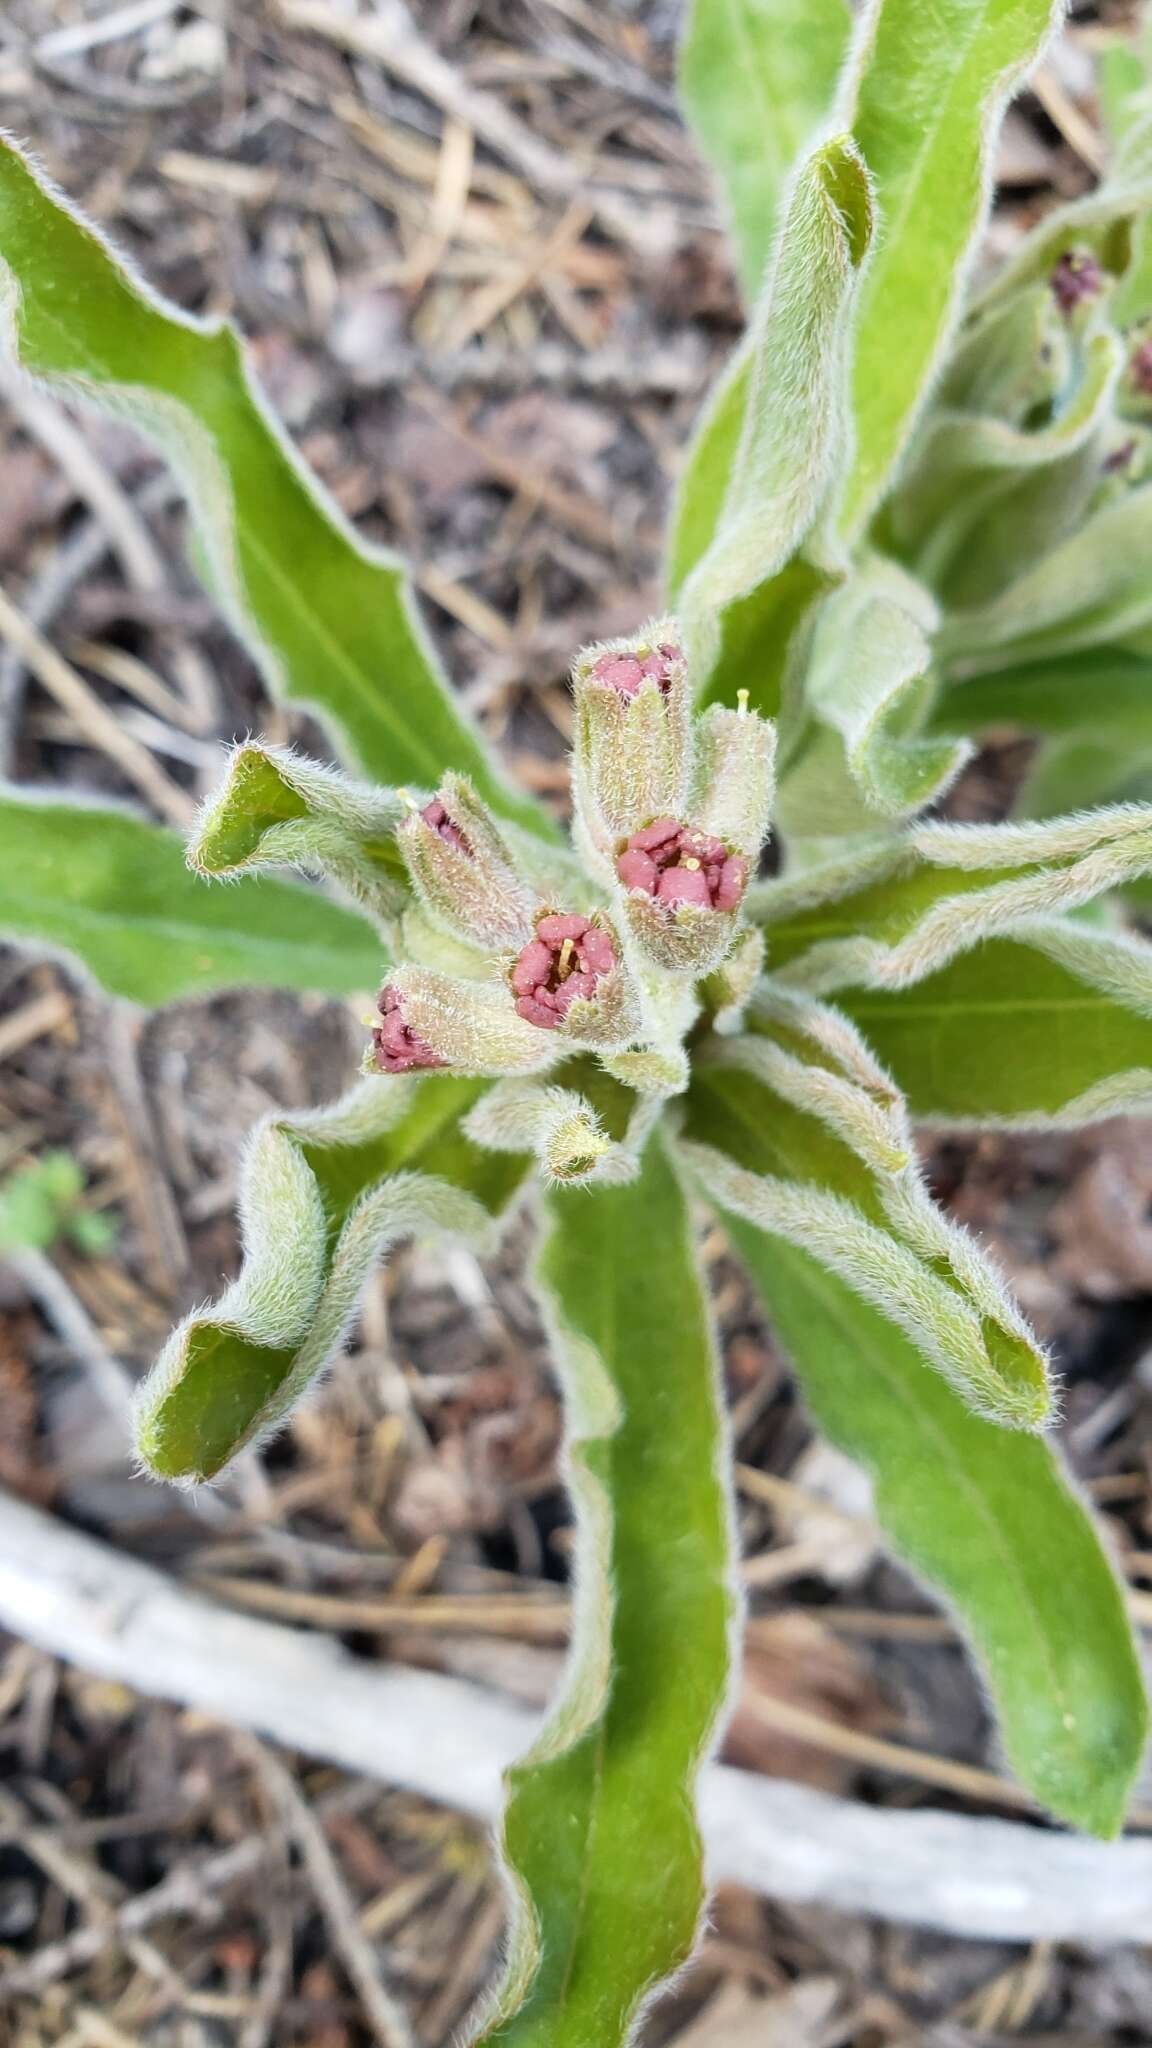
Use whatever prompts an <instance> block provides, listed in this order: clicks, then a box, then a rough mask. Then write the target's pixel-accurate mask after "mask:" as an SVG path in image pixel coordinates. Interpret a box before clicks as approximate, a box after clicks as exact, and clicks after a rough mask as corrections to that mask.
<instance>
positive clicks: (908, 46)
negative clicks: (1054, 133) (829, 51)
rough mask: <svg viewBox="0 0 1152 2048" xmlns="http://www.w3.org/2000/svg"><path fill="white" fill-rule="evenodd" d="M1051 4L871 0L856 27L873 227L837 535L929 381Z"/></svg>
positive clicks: (856, 125)
mask: <svg viewBox="0 0 1152 2048" xmlns="http://www.w3.org/2000/svg"><path fill="white" fill-rule="evenodd" d="M1062 13H1063V8H1062V6H1060V5H1058V4H1057V5H1054V4H1053V0H935V4H934V5H933V6H932V7H931V8H927V9H926V8H925V6H924V4H923V0H881V4H880V5H879V7H878V8H876V9H874V10H873V12H872V15H871V17H870V19H869V22H868V27H867V29H866V32H865V33H864V34H863V35H862V37H861V38H860V40H859V43H858V47H857V52H856V59H855V64H856V72H857V84H856V110H855V117H854V119H853V122H852V132H853V134H854V136H855V138H856V142H857V144H858V146H859V148H860V151H861V154H862V155H863V158H864V161H865V163H866V164H867V166H868V169H869V171H870V172H871V174H872V177H873V178H874V180H875V185H876V203H877V215H878V220H879V223H880V226H879V230H878V234H877V247H876V253H875V255H874V257H873V260H872V263H871V264H870V266H869V269H868V273H867V275H866V277H865V279H864V283H863V287H862V289H861V294H860V313H859V323H858V327H857V334H856V349H855V367H854V376H853V392H854V396H853V409H854V413H855V420H856V436H857V446H856V457H855V463H854V467H853V470H852V473H851V475H850V477H849V480H848V483H847V487H846V491H845V497H844V505H843V514H842V518H843V526H844V530H845V531H846V532H847V533H848V534H849V535H856V534H858V533H859V532H860V530H861V529H862V527H863V526H864V525H865V524H866V522H867V521H868V519H869V518H870V516H871V514H872V512H873V511H874V509H875V507H876V505H877V503H878V501H879V499H880V498H881V496H882V495H883V493H884V491H885V489H886V488H887V485H888V482H889V479H890V478H891V476H892V473H893V470H894V469H895V467H896V464H897V462H898V461H899V458H900V456H901V455H902V453H903V451H904V447H905V445H906V443H907V440H908V437H909V434H910V433H911V431H912V427H913V425H914V423H915V420H916V417H917V415H918V413H919V410H920V408H921V406H922V404H923V402H924V400H925V398H926V396H927V394H928V391H929V389H930V387H931V384H932V380H933V378H934V376H935V374H936V371H937V369H938V367H939V364H940V360H941V357H942V355H943V353H944V350H945V348H946V346H947V343H948V339H949V336H950V334H951V332H952V329H953V327H954V325H955V323H956V320H957V317H958V314H959V310H960V303H961V298H962V294H963V289H964V284H965V281H966V276H967V271H968V266H969V264H970V261H971V256H972V251H973V249H974V247H975V243H976V240H977V237H978V236H979V234H980V232H981V230H982V228H983V224H984V221H985V218H986V216H987V212H988V205H989V199H990V181H991V172H992V156H993V151H994V148H995V141H996V134H997V129H998V127H999V123H1000V119H1001V116H1002V114H1003V111H1004V108H1005V107H1006V106H1007V104H1008V101H1009V99H1010V98H1011V96H1012V94H1013V92H1014V91H1015V90H1016V88H1017V86H1018V85H1019V83H1020V81H1021V79H1022V78H1023V77H1024V75H1025V73H1026V71H1027V69H1028V67H1029V65H1030V64H1031V63H1032V62H1033V61H1034V59H1035V57H1036V55H1037V52H1038V51H1039V49H1040V48H1041V46H1042V44H1043V42H1044V39H1045V37H1046V35H1047V34H1048V33H1049V31H1050V29H1051V28H1052V27H1053V26H1054V25H1055V23H1056V22H1057V21H1058V19H1059V18H1060V16H1061V15H1062Z"/></svg>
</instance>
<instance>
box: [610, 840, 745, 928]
mask: <svg viewBox="0 0 1152 2048" xmlns="http://www.w3.org/2000/svg"><path fill="white" fill-rule="evenodd" d="M616 873H617V874H618V875H619V877H620V880H621V881H622V882H623V884H624V887H625V888H626V889H629V890H642V891H643V892H644V894H645V895H648V896H654V897H655V898H656V900H657V902H658V903H667V904H668V905H670V906H671V907H673V908H675V907H678V906H679V905H681V904H693V905H695V906H696V907H697V908H698V909H700V910H723V911H729V912H731V911H734V910H738V909H739V907H740V901H741V898H742V897H743V894H744V890H745V888H746V886H747V882H748V862H747V860H746V859H745V858H744V856H743V855H742V854H739V853H733V852H731V851H730V849H729V848H728V847H727V846H725V844H724V841H723V840H722V839H718V838H716V837H715V836H714V834H712V833H710V832H694V831H693V830H692V829H691V828H690V827H689V826H686V825H681V824H679V823H678V822H677V820H676V819H675V818H657V819H656V821H655V823H654V824H652V825H646V826H645V827H644V828H643V830H642V831H639V832H633V834H632V836H631V838H630V839H629V840H628V842H627V845H626V846H625V847H624V849H623V851H622V852H621V854H620V856H619V858H618V860H617V862H616Z"/></svg>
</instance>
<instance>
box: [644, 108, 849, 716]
mask: <svg viewBox="0 0 1152 2048" xmlns="http://www.w3.org/2000/svg"><path fill="white" fill-rule="evenodd" d="M871 234H872V202H871V193H870V189H869V184H868V178H867V174H866V172H865V170H864V167H863V165H862V163H861V161H860V158H859V156H858V154H857V153H856V151H855V149H854V147H853V145H852V143H851V141H849V140H846V139H845V138H844V137H840V138H838V139H836V140H833V141H831V142H828V143H825V144H824V145H823V147H822V148H820V149H818V150H817V151H816V152H815V153H814V155H813V156H811V157H810V158H809V159H808V161H807V162H806V163H805V164H803V165H801V167H800V170H799V172H798V173H797V176H796V179H795V182H794V184H793V186H792V189H791V192H790V195H789V199H788V204H787V212H786V216H785V221H784V226H783V229H782V231H781V235H780V239H779V242H778V244H777V247H776V255H775V258H774V261H773V264H772V266H771V269H770V271H769V275H768V278H767V280H766V282H765V287H764V293H763V296H762V299H761V302H760V304H759V306H758V308H757V311H756V314H755V316H754V319H753V323H752V332H751V336H750V343H749V348H750V354H749V363H748V373H747V375H748V385H747V402H746V404H745V407H744V414H743V419H742V422H741V427H740V435H739V440H738V441H737V442H736V446H735V455H734V458H733V461H732V466H731V471H730V474H729V475H728V477H727V481H726V488H725V492H724V497H723V501H722V504H721V507H720V512H719V516H718V519H717V523H716V526H715V531H714V533H713V537H712V540H711V542H710V544H709V545H708V547H707V550H706V551H705V553H704V554H703V555H702V557H701V558H700V559H699V560H698V561H697V562H696V564H695V567H694V568H693V569H692V572H691V574H690V575H689V576H688V578H687V581H686V582H685V584H684V586H683V589H682V591H681V594H680V607H679V608H680V613H681V619H682V623H683V627H684V634H685V646H686V649H687V652H688V656H689V662H690V666H691V668H692V670H693V673H694V675H696V676H697V677H698V678H699V682H700V685H701V687H702V688H703V689H704V693H705V695H706V696H707V697H708V698H709V699H710V700H712V701H716V700H722V699H724V698H725V697H734V696H735V691H736V689H737V688H748V689H749V690H750V691H751V693H752V702H753V705H754V707H755V709H757V710H759V711H763V712H764V713H765V714H766V715H771V714H772V712H773V711H774V710H775V709H776V708H777V704H776V702H775V698H774V693H773V691H772V689H771V687H770V685H769V684H766V682H765V679H764V675H763V673H762V665H761V663H760V662H759V660H757V659H755V658H754V657H755V654H756V652H757V650H758V648H759V647H760V646H761V645H762V644H767V645H771V642H772V640H774V639H775V640H777V641H778V640H779V609H780V607H779V601H778V599H777V596H776V592H775V589H774V579H776V578H777V577H778V576H779V575H780V572H781V571H786V570H787V569H788V567H789V564H790V558H791V557H792V556H793V555H794V554H795V552H796V550H797V548H798V547H799V546H800V544H801V542H802V541H803V540H804V539H805V538H806V536H807V535H808V534H809V532H810V531H811V529H812V527H813V525H814V523H815V520H816V517H817V514H818V512H819V510H820V507H821V504H822V502H823V500H824V497H825V495H826V492H827V490H828V487H829V484H830V482H831V480H832V476H833V473H834V469H835V465H836V463H837V461H838V460H839V458H840V456H841V453H842V450H843V447H844V432H845V415H844V391H843V386H844V383H845V372H846V362H845V346H846V340H847V331H848V318H849V309H850V306H851V303H852V298H853V294H854V292H855V287H856V281H857V277H858V274H859V271H860V266H861V265H862V263H863V261H864V258H865V256H866V254H867V251H868V247H869V243H870V239H871ZM731 404H732V400H731V399H730V398H729V399H728V400H726V401H724V402H722V405H721V410H720V412H719V413H718V414H716V415H714V424H713V427H712V429H711V430H710V432H709V437H708V447H707V456H706V459H705V460H703V461H702V465H701V466H700V467H699V468H698V469H697V470H696V471H695V472H694V480H702V482H703V487H704V488H705V489H706V490H707V491H708V492H709V493H712V492H714V490H715V487H716V484H717V482H718V481H719V471H720V466H721V465H720V461H719V459H718V454H717V451H718V449H722V448H723V447H724V446H726V445H727V437H728V435H729V434H730V432H731V428H732V425H733V419H732V414H731V411H730V410H727V409H725V408H726V407H728V408H730V406H731ZM709 516H710V513H708V512H702V511H701V508H700V507H697V506H693V505H692V504H691V503H690V502H688V501H685V500H684V499H683V498H682V501H681V514H680V518H681V522H687V525H686V527H685V531H686V532H687V533H688V534H690V535H695V536H698V535H699V531H700V528H701V526H702V524H703V525H706V524H707V521H708V518H709ZM695 544H696V543H695V539H692V540H691V541H689V542H686V541H685V539H684V536H683V534H681V536H680V538H679V539H678V540H677V542H676V543H675V552H676V553H677V555H678V557H679V558H680V559H683V558H684V556H685V554H686V553H687V552H690V550H691V547H693V546H695ZM795 566H796V565H795V564H792V567H793V568H795ZM812 575H813V572H812V571H809V572H808V583H809V586H811V583H812ZM788 587H789V588H791V583H789V585H788ZM817 587H818V583H817ZM811 594H812V590H811V587H809V588H808V589H807V591H806V598H807V599H809V600H810V597H811ZM741 607H745V608H748V607H750V608H751V615H752V620H753V625H754V632H753V635H752V644H751V646H750V645H749V644H748V636H747V635H746V634H745V636H744V637H743V639H742V642H741V645H740V647H739V659H738V660H734V659H733V658H732V655H733V649H732V648H731V647H730V646H729V645H728V644H726V641H725V621H726V616H727V615H728V614H729V613H730V612H731V611H733V610H736V611H737V612H739V610H740V608H741ZM747 616H748V614H747V611H745V612H744V614H743V615H742V619H743V622H746V620H747ZM749 663H751V665H750V666H749V665H748V664H749ZM776 673H777V675H778V673H779V657H778V656H777V669H776Z"/></svg>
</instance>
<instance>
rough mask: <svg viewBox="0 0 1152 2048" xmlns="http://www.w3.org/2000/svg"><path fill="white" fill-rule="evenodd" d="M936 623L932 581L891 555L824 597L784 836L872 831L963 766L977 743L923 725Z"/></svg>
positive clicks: (791, 760)
mask: <svg viewBox="0 0 1152 2048" xmlns="http://www.w3.org/2000/svg"><path fill="white" fill-rule="evenodd" d="M936 622H937V613H936V607H935V605H934V604H933V602H932V599H931V597H930V596H929V594H928V592H927V591H926V590H924V589H923V588H922V587H921V586H920V585H918V584H916V583H914V582H913V580H912V578H911V577H910V576H905V575H903V574H902V572H900V571H899V570H898V569H897V568H896V566H895V565H894V564H891V563H877V564H876V565H874V566H873V567H871V568H865V569H864V570H862V571H861V572H860V573H859V574H858V575H856V576H854V577H852V578H851V579H850V581H849V582H848V583H846V584H845V585H844V586H843V588H842V589H840V590H837V591H833V592H832V594H831V595H830V596H829V597H827V598H826V599H825V600H824V603H823V604H822V605H821V606H820V608H819V610H818V611H817V613H816V618H815V626H814V630H813V635H812V645H811V652H810V655H809V660H808V667H807V672H806V675H805V679H804V691H803V700H802V708H803V712H804V713H806V714H807V718H806V724H805V727H804V728H802V733H801V738H800V741H799V743H798V745H797V747H796V748H795V750H794V751H793V752H792V753H791V754H790V755H789V756H788V758H787V768H786V772H785V773H784V774H783V775H782V777H781V787H780V798H779V803H778V807H777V808H778V816H779V824H780V828H781V830H782V831H783V832H784V834H785V835H786V836H790V835H795V834H801V835H802V834H809V833H815V834H836V835H841V834H844V833H848V832H852V831H867V830H868V829H869V828H870V827H871V828H872V829H873V830H874V829H875V827H876V825H877V823H878V822H880V821H883V820H884V819H889V818H906V817H909V816H911V815H912V814H913V813H914V812H916V811H919V810H922V809H923V808H924V806H925V805H926V804H929V803H931V802H932V801H933V800H934V799H935V798H937V797H938V796H940V794H941V793H942V792H943V790H944V789H946V788H947V786H948V784H949V783H950V782H951V781H953V780H954V778H955V776H956V775H957V774H958V773H959V771H960V769H961V768H962V767H963V765H964V762H965V761H966V760H967V759H968V756H969V753H970V751H971V749H970V748H969V747H968V746H967V745H966V744H964V743H963V742H961V743H959V744H957V743H956V742H953V741H943V740H940V739H938V738H936V739H929V738H925V737H923V735H922V732H921V727H922V725H923V723H924V718H925V715H926V713H927V711H928V708H929V694H928V693H929V691H930V689H931V688H932V684H931V680H930V677H929V673H928V672H929V667H930V663H931V659H932V650H931V647H930V645H929V641H928V638H927V634H928V633H929V632H930V631H931V629H932V628H933V626H934V625H935V624H936ZM782 731H784V732H785V733H786V732H787V724H786V723H785V722H783V721H782Z"/></svg>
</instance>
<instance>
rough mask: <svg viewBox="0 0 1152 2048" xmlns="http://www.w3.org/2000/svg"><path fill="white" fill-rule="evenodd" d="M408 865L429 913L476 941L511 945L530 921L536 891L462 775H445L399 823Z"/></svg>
mask: <svg viewBox="0 0 1152 2048" xmlns="http://www.w3.org/2000/svg"><path fill="white" fill-rule="evenodd" d="M399 840H400V846H401V850H402V852H403V854H404V858H405V860H406V862H407V864H408V871H409V873H410V875H411V876H412V880H413V882H414V883H415V885H416V888H417V889H418V890H419V892H420V895H421V896H422V897H423V899H424V902H425V904H426V905H427V907H428V911H429V913H430V915H431V916H432V917H433V918H435V919H436V921H437V922H438V923H439V924H441V925H442V926H443V927H444V929H445V930H447V931H449V932H451V933H452V934H453V935H454V936H455V937H457V938H461V939H463V940H465V941H466V942H467V943H469V944H471V945H474V946H481V947H485V948H494V949H497V950H500V951H504V952H507V951H509V950H510V949H511V948H512V947H513V946H517V945H520V944H522V942H523V940H524V939H525V938H526V936H527V934H528V932H529V931H530V930H531V928H532V912H533V908H534V899H533V894H532V891H531V889H530V887H529V886H528V884H527V883H526V882H524V881H523V880H522V879H521V877H520V875H519V874H518V873H517V870H516V867H515V864H514V862H513V860H512V857H511V855H510V853H509V851H508V848H507V847H506V845H505V843H504V841H503V839H502V838H501V835H500V833H499V831H498V829H497V827H496V824H495V822H494V820H493V819H492V817H491V815H490V813H489V812H488V810H487V809H486V808H485V806H484V805H483V804H482V803H481V801H480V799H479V797H478V796H477V795H476V792H475V790H474V789H473V788H472V785H471V784H470V783H469V782H466V781H465V779H464V777H463V776H462V775H446V776H445V778H444V781H443V783H442V784H441V786H440V789H439V791H438V792H437V794H436V795H435V796H434V797H433V798H432V800H431V802H430V803H426V804H425V805H424V806H423V808H422V809H417V808H416V807H415V806H414V807H413V809H412V812H411V814H410V815H409V817H407V818H406V819H405V821H404V823H403V824H402V825H401V827H400V831H399Z"/></svg>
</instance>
